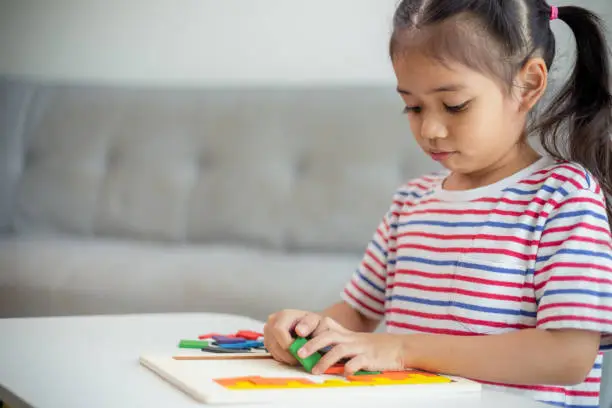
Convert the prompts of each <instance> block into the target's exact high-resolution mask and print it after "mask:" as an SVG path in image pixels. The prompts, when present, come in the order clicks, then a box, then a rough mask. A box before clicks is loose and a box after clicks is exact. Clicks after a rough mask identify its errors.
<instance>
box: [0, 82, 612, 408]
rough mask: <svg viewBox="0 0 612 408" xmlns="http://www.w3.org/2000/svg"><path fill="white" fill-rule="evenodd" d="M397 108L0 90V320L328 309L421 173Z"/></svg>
mask: <svg viewBox="0 0 612 408" xmlns="http://www.w3.org/2000/svg"><path fill="white" fill-rule="evenodd" d="M401 110H402V103H401V100H400V99H399V97H398V96H397V95H396V94H395V92H394V91H393V88H392V87H388V88H383V87H381V88H376V87H361V88H359V87H354V88H331V87H330V88H318V89H299V88H295V89H280V88H279V89H272V88H270V89H167V88H158V89H156V88H137V87H121V88H120V87H112V86H95V85H84V84H81V85H78V84H50V83H35V82H27V81H22V80H16V79H10V78H4V79H2V80H1V81H0V231H2V233H1V235H0V237H1V238H0V317H12V316H42V315H66V314H91V313H95V314H104V313H137V312H173V311H175V312H179V311H183V312H191V311H211V312H227V313H237V314H242V315H248V316H251V317H254V318H257V319H265V318H266V316H267V315H268V314H269V313H271V312H273V311H276V310H278V309H281V308H286V307H292V308H304V309H311V310H312V309H314V310H316V309H320V308H322V307H324V306H325V305H328V304H330V303H332V302H335V301H336V300H337V299H338V295H339V292H340V290H341V289H342V287H343V285H344V284H345V282H346V281H347V279H348V278H349V276H350V274H351V273H352V272H353V270H354V268H355V267H356V266H357V264H358V262H359V260H360V258H361V256H362V252H363V250H364V249H365V246H366V244H367V242H368V241H369V240H370V238H371V235H372V233H373V232H374V229H375V228H376V226H377V224H378V222H379V220H380V218H381V217H382V215H383V213H384V212H385V211H386V209H387V208H388V206H389V204H390V199H391V196H392V194H393V192H394V190H395V188H396V187H397V186H398V185H399V184H400V183H402V182H403V181H404V180H406V179H407V178H410V177H414V176H416V175H419V174H421V173H423V172H426V171H430V170H436V169H438V167H437V166H436V165H434V164H433V163H431V162H430V161H429V160H428V159H426V158H425V157H424V155H423V154H422V153H421V152H420V150H419V149H418V147H417V146H416V144H415V143H414V142H413V141H412V139H411V137H410V134H409V126H408V123H407V120H406V118H405V117H404V116H403V115H401V113H400V112H401ZM608 383H609V380H608V381H607V382H604V384H608ZM606 387H608V388H609V387H612V385H610V384H608V385H604V386H602V388H604V389H606ZM608 398H609V397H608V396H607V395H606V396H605V397H604V404H605V405H602V407H609V402H607V401H608Z"/></svg>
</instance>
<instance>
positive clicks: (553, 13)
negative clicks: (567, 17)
mask: <svg viewBox="0 0 612 408" xmlns="http://www.w3.org/2000/svg"><path fill="white" fill-rule="evenodd" d="M558 18H559V7H557V6H550V21H553V20H556V19H558Z"/></svg>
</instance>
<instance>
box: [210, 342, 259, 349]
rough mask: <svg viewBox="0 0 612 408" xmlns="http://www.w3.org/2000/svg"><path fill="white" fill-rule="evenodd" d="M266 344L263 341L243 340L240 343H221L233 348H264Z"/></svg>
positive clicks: (224, 346)
mask: <svg viewBox="0 0 612 408" xmlns="http://www.w3.org/2000/svg"><path fill="white" fill-rule="evenodd" d="M263 346H264V344H263V343H262V342H261V341H242V342H240V343H225V344H219V347H221V348H224V349H231V350H249V349H252V348H262V347H263Z"/></svg>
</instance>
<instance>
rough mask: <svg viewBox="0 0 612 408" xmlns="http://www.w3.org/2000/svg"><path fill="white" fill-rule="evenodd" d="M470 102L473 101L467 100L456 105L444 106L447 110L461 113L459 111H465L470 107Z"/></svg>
mask: <svg viewBox="0 0 612 408" xmlns="http://www.w3.org/2000/svg"><path fill="white" fill-rule="evenodd" d="M470 102H471V101H467V102H465V103H462V104H461V105H455V106H448V105H444V107H446V110H447V111H449V112H450V113H459V112H463V111H464V110H465V109H466V108H467V107H468V105H469V104H470Z"/></svg>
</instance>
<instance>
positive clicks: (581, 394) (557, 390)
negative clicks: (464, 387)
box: [476, 380, 599, 397]
mask: <svg viewBox="0 0 612 408" xmlns="http://www.w3.org/2000/svg"><path fill="white" fill-rule="evenodd" d="M476 381H478V382H480V383H482V384H488V385H495V386H499V387H511V388H517V389H521V390H531V391H543V392H554V393H558V394H563V395H572V396H575V397H599V391H576V390H568V389H565V388H563V387H555V386H546V385H518V384H503V383H497V382H491V381H482V380H476Z"/></svg>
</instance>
